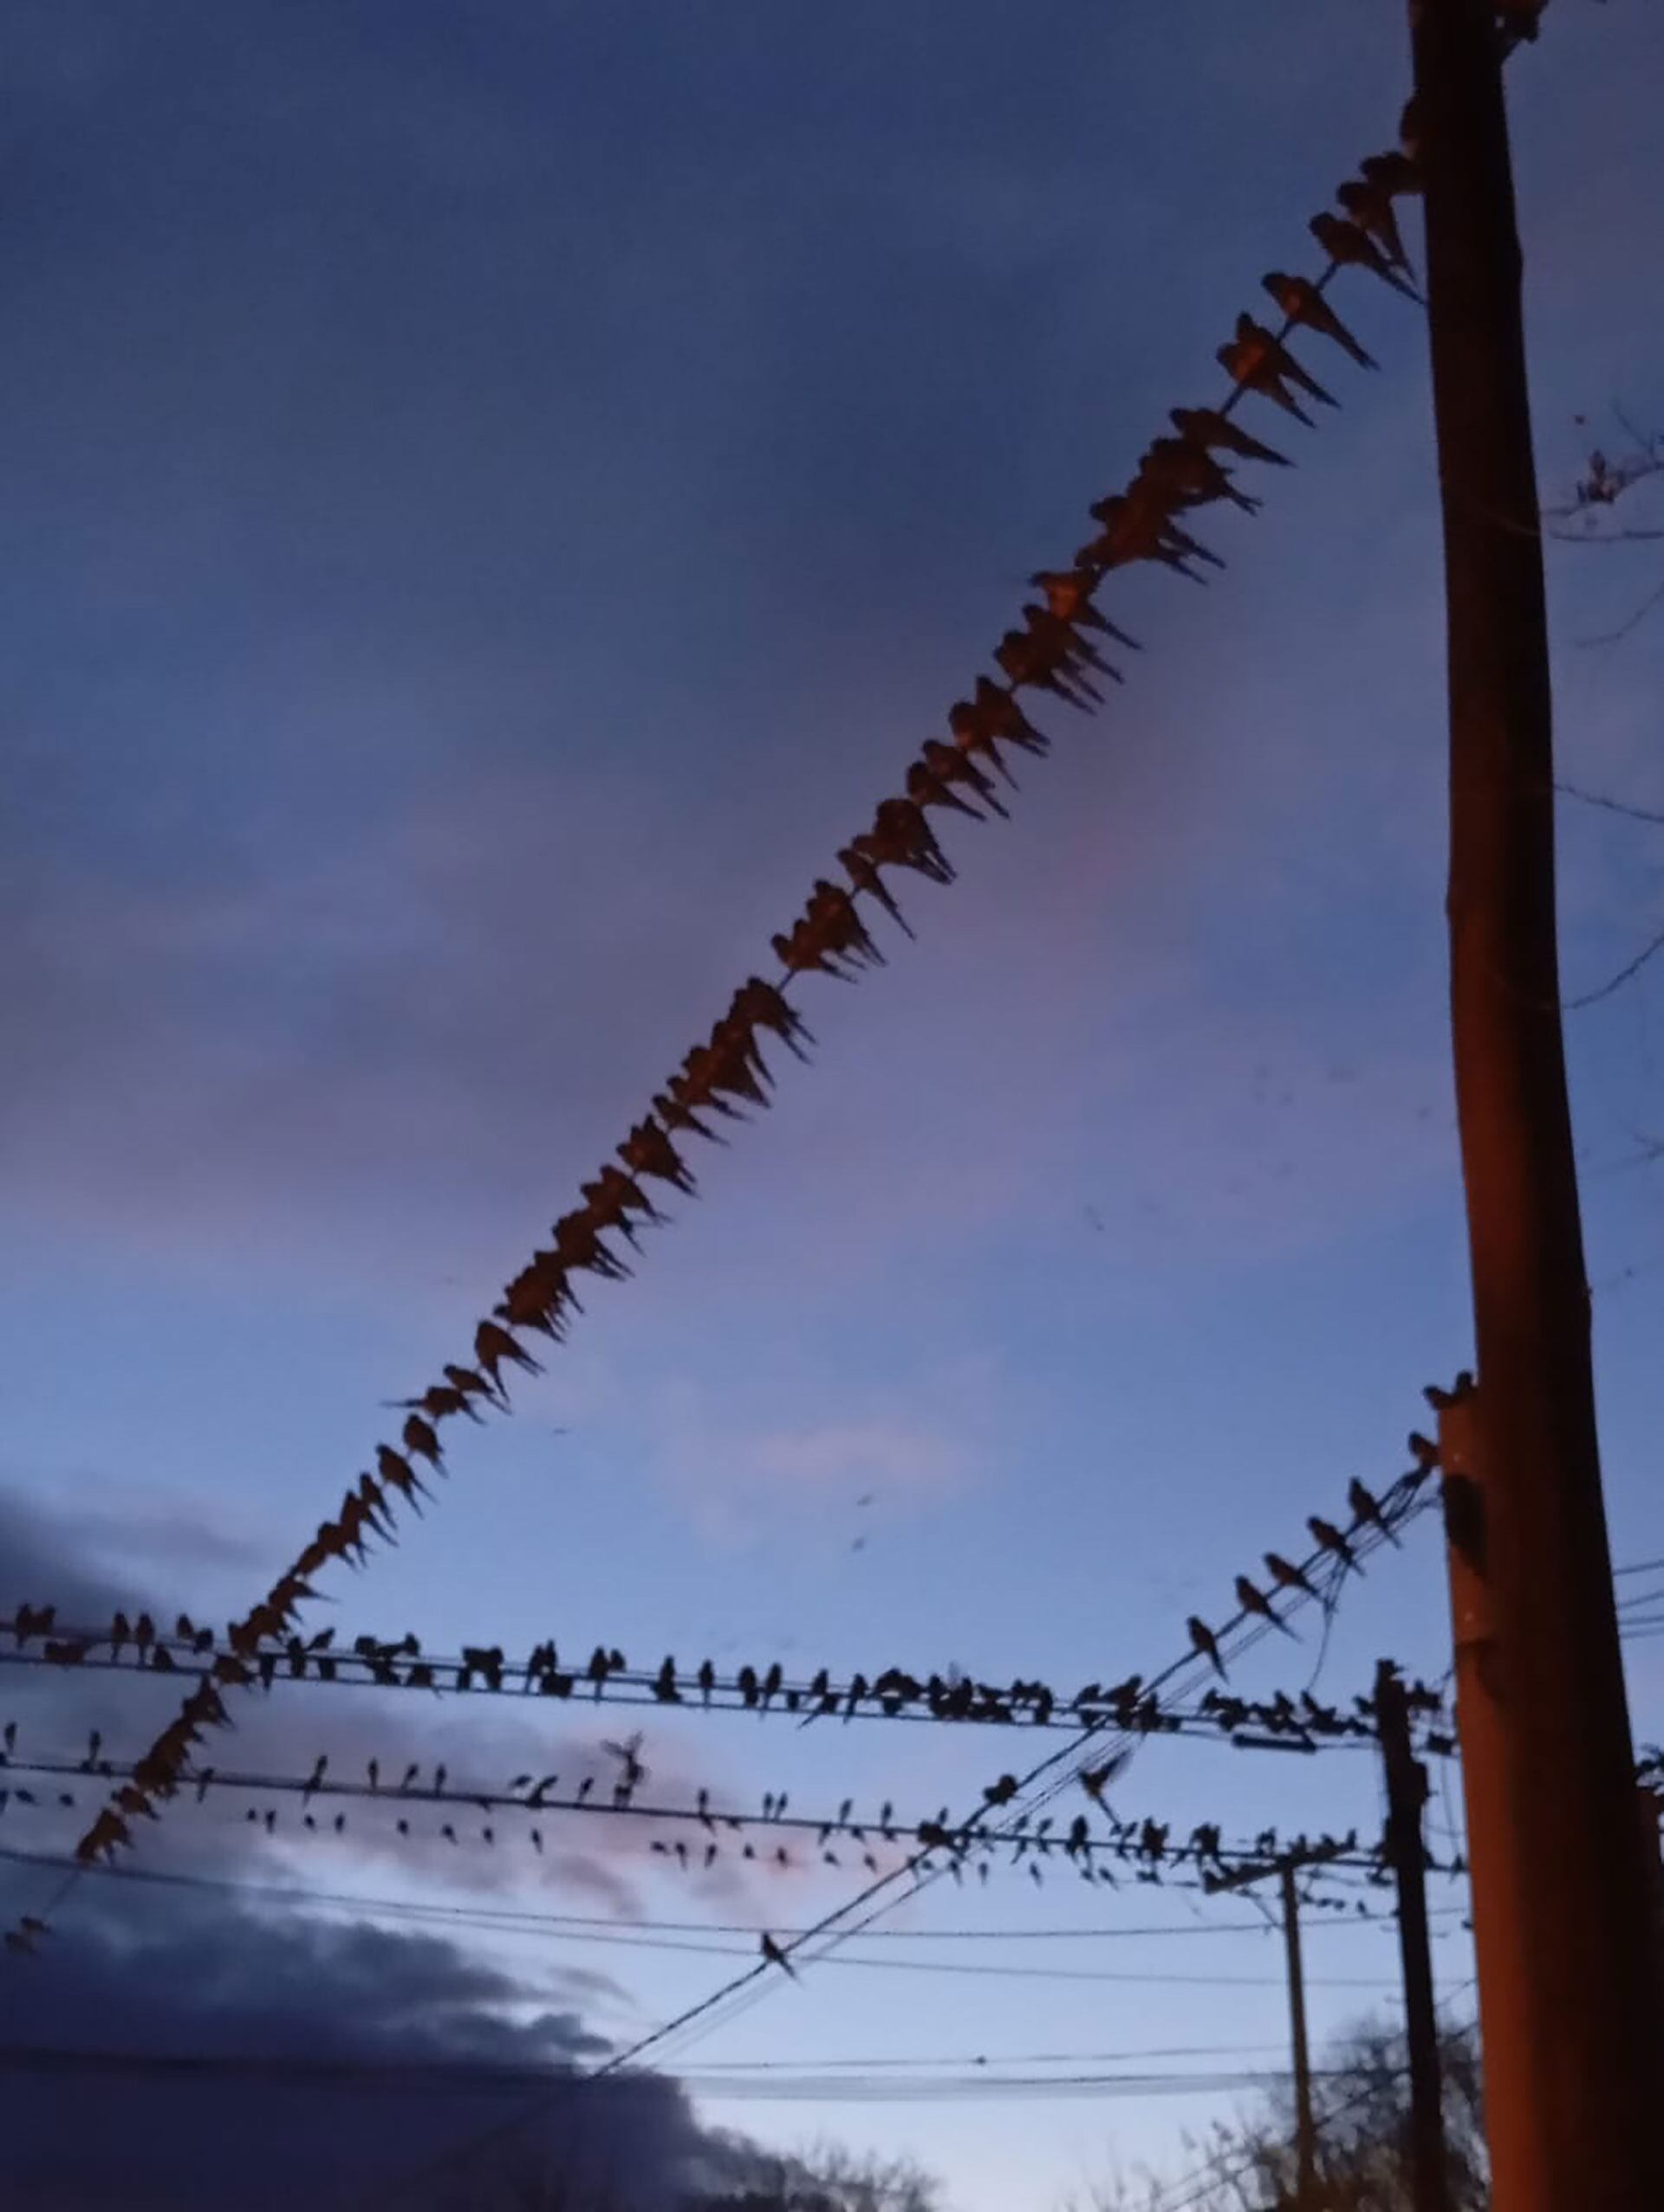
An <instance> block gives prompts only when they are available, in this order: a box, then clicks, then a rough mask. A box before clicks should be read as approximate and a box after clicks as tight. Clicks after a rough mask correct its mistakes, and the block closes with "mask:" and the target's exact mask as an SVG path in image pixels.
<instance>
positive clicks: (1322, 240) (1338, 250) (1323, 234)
mask: <svg viewBox="0 0 1664 2212" xmlns="http://www.w3.org/2000/svg"><path fill="white" fill-rule="evenodd" d="M1307 228H1308V229H1309V230H1310V232H1311V235H1312V237H1314V238H1316V241H1317V243H1318V244H1319V245H1320V246H1321V247H1322V248H1323V251H1324V252H1325V253H1326V254H1327V255H1328V256H1329V259H1330V260H1331V261H1334V262H1338V263H1340V264H1341V265H1342V267H1343V268H1348V269H1368V270H1370V271H1371V273H1372V274H1373V275H1375V276H1379V277H1380V278H1381V282H1382V283H1384V284H1390V285H1391V286H1392V288H1393V290H1394V291H1395V292H1402V294H1403V295H1404V296H1405V298H1406V299H1407V300H1414V302H1415V303H1416V305H1417V306H1418V307H1425V306H1426V305H1427V302H1426V301H1425V300H1424V299H1423V298H1422V296H1421V295H1420V292H1418V291H1417V290H1416V289H1415V287H1414V284H1407V283H1405V282H1404V279H1403V278H1402V277H1401V276H1399V274H1398V273H1397V271H1396V270H1394V267H1393V265H1392V263H1391V262H1389V261H1388V258H1387V257H1386V255H1385V254H1384V253H1382V251H1381V248H1380V247H1379V246H1378V245H1377V244H1375V240H1374V239H1373V238H1372V237H1370V236H1369V233H1368V231H1362V230H1360V229H1359V227H1358V225H1357V224H1355V223H1350V222H1348V220H1347V219H1346V218H1345V217H1344V216H1341V215H1335V214H1331V213H1330V212H1329V210H1328V209H1327V208H1326V209H1325V210H1324V211H1323V213H1322V214H1321V215H1314V216H1313V217H1312V218H1311V221H1310V224H1308V225H1307Z"/></svg>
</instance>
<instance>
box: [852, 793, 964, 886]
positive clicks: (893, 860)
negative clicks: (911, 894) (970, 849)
mask: <svg viewBox="0 0 1664 2212" xmlns="http://www.w3.org/2000/svg"><path fill="white" fill-rule="evenodd" d="M852 843H853V844H854V846H855V850H856V851H857V852H862V853H865V854H866V855H867V856H868V859H869V860H874V861H876V862H877V863H878V865H879V866H880V867H881V868H912V869H917V870H918V872H919V874H920V875H927V876H929V877H930V878H931V880H932V881H933V882H937V883H951V882H952V881H953V865H952V862H951V861H950V860H949V859H948V857H947V856H946V853H945V852H944V851H943V850H942V849H941V847H940V846H939V844H938V843H937V842H936V833H935V831H934V830H933V829H932V828H931V826H930V824H929V823H928V822H926V819H925V813H924V809H923V808H922V807H920V806H915V805H914V803H913V801H912V800H911V799H904V798H888V799H881V800H880V801H879V803H878V806H877V808H876V810H874V815H873V826H872V828H871V829H870V830H863V831H862V832H861V835H860V836H858V837H856V838H855V839H853V840H852Z"/></svg>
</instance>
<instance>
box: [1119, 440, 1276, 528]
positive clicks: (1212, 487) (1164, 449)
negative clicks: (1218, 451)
mask: <svg viewBox="0 0 1664 2212" xmlns="http://www.w3.org/2000/svg"><path fill="white" fill-rule="evenodd" d="M1140 484H1145V485H1150V486H1152V487H1153V488H1154V490H1155V491H1158V492H1160V493H1161V494H1162V495H1164V496H1165V497H1166V498H1168V499H1170V500H1171V501H1172V502H1173V504H1174V505H1175V506H1180V507H1199V506H1204V505H1206V504H1207V503H1208V502H1209V501H1210V500H1214V499H1228V500H1230V501H1231V502H1232V504H1233V505H1235V506H1238V507H1240V508H1241V509H1242V510H1243V511H1244V512H1245V514H1250V515H1252V514H1257V513H1258V511H1259V507H1260V504H1261V503H1260V502H1259V501H1258V499H1255V498H1250V496H1249V495H1248V493H1247V492H1245V491H1238V489H1237V487H1236V485H1234V484H1233V483H1232V480H1231V472H1230V471H1229V470H1228V469H1226V468H1223V467H1221V465H1219V462H1218V461H1216V460H1215V459H1214V458H1213V456H1212V453H1210V452H1208V450H1207V448H1206V446H1198V445H1195V444H1193V442H1192V441H1191V440H1190V439H1186V438H1158V439H1155V440H1154V443H1153V444H1152V445H1151V446H1149V447H1148V448H1147V451H1146V452H1145V454H1144V457H1143V459H1141V461H1140V462H1139V465H1138V475H1137V477H1136V478H1134V491H1136V489H1137V486H1138V485H1140Z"/></svg>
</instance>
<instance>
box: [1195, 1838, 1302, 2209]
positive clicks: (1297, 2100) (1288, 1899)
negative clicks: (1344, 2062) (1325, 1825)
mask: <svg viewBox="0 0 1664 2212" xmlns="http://www.w3.org/2000/svg"><path fill="white" fill-rule="evenodd" d="M1330 1855H1331V1854H1329V1852H1326V1851H1324V1850H1323V1847H1322V1846H1321V1845H1319V1846H1318V1847H1317V1848H1316V1849H1310V1848H1308V1849H1305V1850H1300V1849H1296V1850H1293V1851H1283V1852H1281V1853H1279V1854H1278V1856H1277V1857H1276V1858H1268V1859H1261V1860H1258V1861H1257V1862H1255V1863H1254V1864H1251V1865H1247V1866H1239V1867H1237V1868H1236V1869H1235V1870H1233V1871H1232V1872H1231V1873H1229V1874H1215V1875H1207V1876H1205V1877H1203V1879H1204V1885H1205V1887H1206V1889H1207V1890H1209V1892H1210V1893H1213V1894H1217V1893H1218V1892H1219V1891H1221V1890H1251V1889H1252V1888H1253V1886H1254V1884H1255V1883H1257V1882H1264V1880H1265V1879H1266V1877H1268V1876H1269V1875H1272V1874H1274V1875H1276V1877H1277V1883H1278V1885H1279V1888H1280V1889H1281V1891H1282V1899H1283V1944H1284V1951H1285V1952H1286V1954H1287V1957H1288V1965H1289V2040H1290V2044H1291V2046H1292V2047H1293V2055H1294V2131H1295V2133H1294V2140H1295V2171H1296V2175H1297V2181H1296V2184H1295V2196H1294V2212H1317V2123H1316V2118H1315V2117H1314V2115H1313V2112H1312V2109H1311V2049H1310V2044H1309V2042H1308V2041H1307V2038H1306V1975H1305V1968H1304V1967H1303V1964H1302V1963H1301V1957H1300V1892H1299V1890H1298V1887H1297V1877H1298V1876H1299V1872H1300V1869H1301V1868H1302V1867H1303V1866H1313V1865H1321V1864H1322V1863H1323V1859H1324V1858H1325V1857H1329V1856H1330Z"/></svg>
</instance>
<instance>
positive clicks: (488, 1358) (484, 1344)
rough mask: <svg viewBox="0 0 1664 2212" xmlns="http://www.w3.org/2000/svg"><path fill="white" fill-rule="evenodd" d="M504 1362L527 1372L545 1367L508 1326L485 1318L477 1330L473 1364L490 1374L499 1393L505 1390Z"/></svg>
mask: <svg viewBox="0 0 1664 2212" xmlns="http://www.w3.org/2000/svg"><path fill="white" fill-rule="evenodd" d="M505 1362H506V1363H508V1364H509V1365H510V1366H511V1367H519V1368H523V1369H525V1371H526V1373H527V1374H528V1375H541V1374H542V1373H543V1368H542V1366H541V1365H540V1364H539V1363H538V1362H537V1361H536V1360H535V1359H534V1358H533V1357H532V1356H531V1354H530V1352H529V1351H528V1350H526V1348H525V1346H524V1345H523V1344H522V1343H518V1342H517V1340H516V1339H515V1338H514V1337H511V1336H510V1334H509V1332H508V1330H506V1329H499V1328H498V1326H497V1324H496V1323H495V1322H494V1321H482V1322H481V1323H480V1324H479V1326H478V1328H477V1329H476V1330H475V1331H474V1364H475V1365H476V1366H477V1367H478V1369H479V1371H480V1373H481V1374H482V1375H484V1376H487V1377H489V1379H490V1381H491V1386H492V1388H493V1389H495V1390H497V1392H498V1393H499V1395H501V1394H502V1392H503V1376H502V1369H503V1366H504V1363H505Z"/></svg>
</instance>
